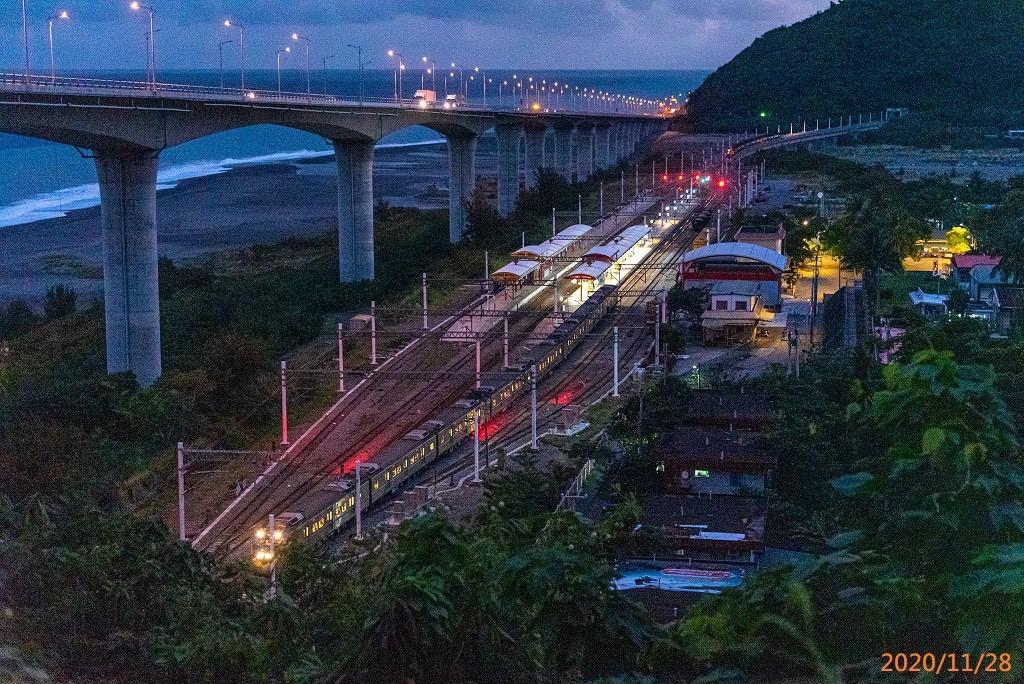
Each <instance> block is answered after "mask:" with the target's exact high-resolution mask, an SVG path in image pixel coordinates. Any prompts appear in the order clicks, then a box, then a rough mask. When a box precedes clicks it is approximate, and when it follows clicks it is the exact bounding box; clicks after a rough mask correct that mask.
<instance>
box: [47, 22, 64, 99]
mask: <svg viewBox="0 0 1024 684" xmlns="http://www.w3.org/2000/svg"><path fill="white" fill-rule="evenodd" d="M67 18H68V13H67V11H66V10H65V11H63V12H58V13H57V14H51V15H50V16H49V17H47V19H46V21H47V23H48V24H49V25H50V83H52V84H54V85H56V84H57V69H56V67H55V66H54V60H53V22H55V21H57V20H59V19H67Z"/></svg>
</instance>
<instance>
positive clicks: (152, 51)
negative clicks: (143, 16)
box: [128, 2, 156, 90]
mask: <svg viewBox="0 0 1024 684" xmlns="http://www.w3.org/2000/svg"><path fill="white" fill-rule="evenodd" d="M128 7H129V8H131V9H132V10H133V11H135V12H138V11H139V10H146V11H147V12H149V68H150V70H151V72H150V73H151V75H152V83H153V90H156V34H155V33H154V32H153V15H154V14H156V9H154V8H153V6H152V5H141V4H139V3H138V2H133V3H132V4H131V5H129V6H128Z"/></svg>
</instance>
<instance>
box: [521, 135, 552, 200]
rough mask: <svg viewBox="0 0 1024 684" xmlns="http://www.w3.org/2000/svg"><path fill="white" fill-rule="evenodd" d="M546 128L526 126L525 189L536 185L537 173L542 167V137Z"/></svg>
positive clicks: (534, 187) (530, 188)
mask: <svg viewBox="0 0 1024 684" xmlns="http://www.w3.org/2000/svg"><path fill="white" fill-rule="evenodd" d="M546 134H547V128H542V127H540V126H527V127H526V159H525V164H524V166H525V167H526V189H527V190H534V189H536V187H537V174H538V173H539V172H540V170H541V169H543V168H544V138H545V136H546Z"/></svg>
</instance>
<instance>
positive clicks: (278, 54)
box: [277, 47, 292, 95]
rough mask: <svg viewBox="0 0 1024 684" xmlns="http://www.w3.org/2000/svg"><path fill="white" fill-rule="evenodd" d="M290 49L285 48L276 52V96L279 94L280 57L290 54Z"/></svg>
mask: <svg viewBox="0 0 1024 684" xmlns="http://www.w3.org/2000/svg"><path fill="white" fill-rule="evenodd" d="M291 51H292V49H291V48H290V47H286V48H285V49H283V50H278V51H277V94H278V95H280V94H281V55H286V54H288V53H289V52H291Z"/></svg>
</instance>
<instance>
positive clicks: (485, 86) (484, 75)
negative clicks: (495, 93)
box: [473, 67, 487, 109]
mask: <svg viewBox="0 0 1024 684" xmlns="http://www.w3.org/2000/svg"><path fill="white" fill-rule="evenodd" d="M473 71H475V72H477V73H480V67H473ZM483 78H484V109H487V72H486V71H485V72H483Z"/></svg>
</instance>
